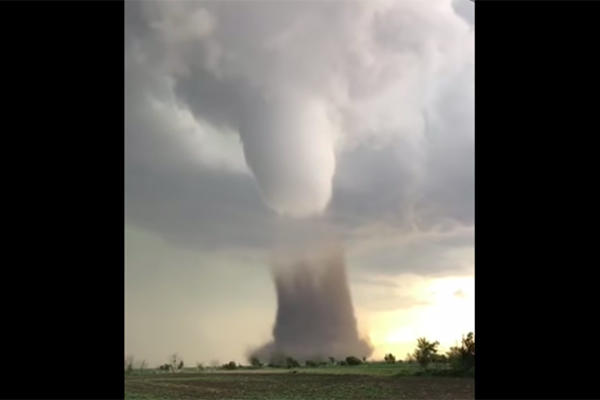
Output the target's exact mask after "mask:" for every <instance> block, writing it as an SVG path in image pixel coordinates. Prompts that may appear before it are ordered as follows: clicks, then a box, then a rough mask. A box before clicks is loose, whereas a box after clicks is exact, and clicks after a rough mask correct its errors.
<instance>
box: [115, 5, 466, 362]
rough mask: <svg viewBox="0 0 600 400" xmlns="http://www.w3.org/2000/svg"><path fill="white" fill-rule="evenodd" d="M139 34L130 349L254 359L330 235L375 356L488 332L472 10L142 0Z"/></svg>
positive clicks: (129, 231)
mask: <svg viewBox="0 0 600 400" xmlns="http://www.w3.org/2000/svg"><path fill="white" fill-rule="evenodd" d="M124 39H125V68H124V69H125V71H124V72H125V326H126V329H125V349H126V354H127V355H132V356H134V357H135V358H136V359H137V360H140V361H141V360H145V361H146V362H147V363H148V364H149V365H153V366H156V365H159V364H161V363H164V362H166V361H167V358H168V356H169V355H170V354H172V353H175V352H176V353H178V354H179V355H180V356H181V357H182V358H183V359H184V361H185V362H186V364H187V365H194V364H195V363H196V362H202V363H204V364H205V365H210V364H216V363H221V364H222V363H225V362H228V361H230V360H234V361H236V362H245V360H246V354H247V353H248V351H249V350H250V349H251V348H253V347H256V346H258V345H260V344H262V343H265V342H267V341H268V340H269V339H270V338H271V333H272V328H273V323H274V319H275V313H276V308H277V304H276V294H275V289H274V285H273V280H272V277H271V269H270V261H269V260H270V259H271V256H272V253H273V251H274V249H276V248H277V247H278V246H281V245H287V244H290V243H297V242H303V241H306V240H310V239H313V240H314V238H319V237H325V236H327V237H331V236H335V237H336V238H337V240H338V241H339V242H340V244H341V246H342V247H343V249H344V257H345V262H346V266H347V275H348V279H349V284H350V290H351V295H352V302H353V304H354V308H355V314H356V318H357V323H358V329H359V332H360V334H361V335H362V336H363V337H366V338H368V339H369V340H370V342H371V343H372V344H373V346H374V352H373V354H372V356H371V358H372V359H379V358H383V355H384V354H385V353H388V352H392V353H394V354H395V355H396V356H397V357H399V358H403V357H404V356H405V355H406V353H408V352H411V351H412V350H413V349H414V347H415V343H416V338H417V337H419V336H426V337H427V338H429V339H431V340H438V341H440V343H441V348H442V349H447V348H448V347H450V346H453V345H455V344H456V342H457V341H459V340H460V337H461V335H462V334H465V333H467V332H469V331H473V330H474V5H473V2H471V1H469V0H464V1H460V0H454V1H452V0H430V1H427V2H424V1H416V0H400V1H389V0H382V1H379V0H369V1H325V0H323V1H265V2H263V1H222V2H216V1H207V2H202V1H177V2H175V1H170V2H167V1H133V0H129V1H127V2H125V38H124Z"/></svg>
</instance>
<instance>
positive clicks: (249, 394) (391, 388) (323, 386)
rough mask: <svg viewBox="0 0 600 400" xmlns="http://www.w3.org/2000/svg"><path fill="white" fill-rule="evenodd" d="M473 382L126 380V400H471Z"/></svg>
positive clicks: (242, 376) (315, 377) (314, 377)
mask: <svg viewBox="0 0 600 400" xmlns="http://www.w3.org/2000/svg"><path fill="white" fill-rule="evenodd" d="M473 387H474V380H473V378H454V377H415V376H381V375H379V376H377V375H359V374H323V373H290V372H286V373H272V372H264V373H240V372H238V373H229V372H221V373H217V372H215V373H196V374H156V375H138V376H128V377H126V379H125V399H128V400H133V399H144V400H158V399H240V400H241V399H265V400H267V399H272V400H275V399H277V400H292V399H294V400H296V399H311V400H313V399H314V400H317V399H323V400H325V399H327V400H329V399H389V400H391V399H428V400H432V399H473V398H474V397H475V396H474V388H473Z"/></svg>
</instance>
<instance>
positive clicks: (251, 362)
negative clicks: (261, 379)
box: [250, 356, 263, 368]
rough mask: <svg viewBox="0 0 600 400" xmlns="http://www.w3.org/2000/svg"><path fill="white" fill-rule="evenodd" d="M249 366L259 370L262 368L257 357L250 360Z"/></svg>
mask: <svg viewBox="0 0 600 400" xmlns="http://www.w3.org/2000/svg"><path fill="white" fill-rule="evenodd" d="M250 364H251V365H252V366H253V367H254V368H260V367H262V366H263V363H261V362H260V360H259V359H258V357H256V356H254V357H251V358H250Z"/></svg>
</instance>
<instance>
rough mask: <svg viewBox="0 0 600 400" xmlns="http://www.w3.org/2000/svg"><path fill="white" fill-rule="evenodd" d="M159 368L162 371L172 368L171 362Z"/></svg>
mask: <svg viewBox="0 0 600 400" xmlns="http://www.w3.org/2000/svg"><path fill="white" fill-rule="evenodd" d="M158 369H159V370H161V371H169V370H170V369H171V365H170V364H163V365H161V366H160V367H158Z"/></svg>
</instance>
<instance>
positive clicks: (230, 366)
mask: <svg viewBox="0 0 600 400" xmlns="http://www.w3.org/2000/svg"><path fill="white" fill-rule="evenodd" d="M221 368H223V369H236V368H237V365H236V363H235V361H229V362H228V363H227V364H223V366H222V367H221Z"/></svg>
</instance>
